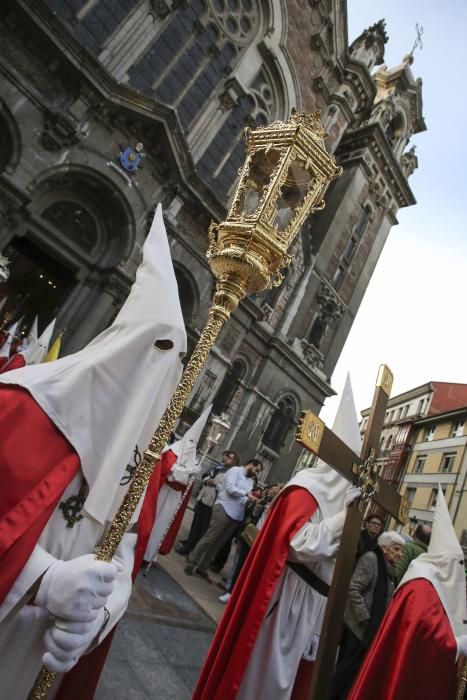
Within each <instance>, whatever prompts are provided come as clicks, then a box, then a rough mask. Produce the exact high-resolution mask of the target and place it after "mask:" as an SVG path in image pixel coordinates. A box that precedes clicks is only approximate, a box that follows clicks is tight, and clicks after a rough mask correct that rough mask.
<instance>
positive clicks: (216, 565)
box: [209, 477, 265, 573]
mask: <svg viewBox="0 0 467 700" xmlns="http://www.w3.org/2000/svg"><path fill="white" fill-rule="evenodd" d="M253 481H254V482H255V484H254V487H253V489H252V491H251V494H252V496H254V497H255V498H256V499H257V500H256V502H254V501H252V500H250V501H248V503H247V504H246V506H245V517H244V521H243V522H241V523H239V525H238V528H237V529H236V531H235V532H234V533H233V534H232V535H231V537H229V539H228V540H227V542H226V543H225V545H224V546H223V547H221V549H220V550H219V551H218V552H217V554H216V556H215V557H214V559H213V560H212V563H211V566H210V567H209V568H210V569H211V571H215V572H216V573H219V572H220V571H222V569H223V568H224V566H225V565H226V564H227V561H228V559H229V556H230V551H231V549H232V543H233V542H234V541H237V540H238V536H239V535H240V533H241V531H242V529H243V527H244V525H246V524H247V523H249V522H252V515H253V511H254V509H255V508H260V507H261V499H262V496H263V491H264V490H265V489H263V488H261V487H260V486H258V480H257V478H256V477H254V478H253ZM258 517H259V516H258ZM235 559H236V556H235Z"/></svg>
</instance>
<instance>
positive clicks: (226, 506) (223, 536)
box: [185, 459, 262, 581]
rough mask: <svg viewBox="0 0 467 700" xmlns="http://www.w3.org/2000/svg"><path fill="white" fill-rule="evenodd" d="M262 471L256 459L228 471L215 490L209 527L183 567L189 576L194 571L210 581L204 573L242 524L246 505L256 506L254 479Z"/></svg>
mask: <svg viewBox="0 0 467 700" xmlns="http://www.w3.org/2000/svg"><path fill="white" fill-rule="evenodd" d="M261 470H262V464H261V462H260V461H259V460H258V459H250V461H249V462H247V464H246V465H245V466H244V467H231V468H230V469H229V471H228V472H227V474H226V475H225V477H224V479H223V481H222V483H221V484H220V485H219V486H218V494H217V499H216V502H215V504H214V507H213V510H212V518H211V524H210V525H209V528H208V530H207V531H206V533H205V534H204V536H203V537H202V538H201V539H200V541H199V542H198V544H197V545H196V547H195V548H194V550H193V551H192V552H191V554H189V555H188V559H187V565H186V566H185V572H186V573H187V574H188V575H191V574H192V573H193V572H194V571H196V573H197V574H198V575H199V576H201V577H202V578H204V579H206V580H207V581H210V578H209V576H208V573H207V569H208V567H209V565H210V563H211V561H212V560H213V558H214V557H215V555H216V553H217V552H218V551H219V549H220V548H221V547H222V546H223V545H224V544H225V543H226V542H227V540H228V539H229V538H230V537H231V536H232V534H233V533H234V532H235V531H236V529H237V528H238V526H239V523H241V522H242V521H243V519H244V517H245V506H246V504H247V502H248V501H249V500H250V501H253V502H256V498H255V497H254V496H253V495H252V490H253V487H254V477H255V476H256V477H258V476H259V474H260V473H261Z"/></svg>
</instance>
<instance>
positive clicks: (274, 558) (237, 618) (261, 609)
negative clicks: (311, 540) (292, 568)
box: [193, 486, 318, 700]
mask: <svg viewBox="0 0 467 700" xmlns="http://www.w3.org/2000/svg"><path fill="white" fill-rule="evenodd" d="M317 508H318V504H317V502H316V501H315V499H314V498H313V496H312V495H311V494H310V493H309V492H308V491H307V490H306V489H303V488H300V487H297V486H292V487H290V488H287V489H286V490H285V491H284V492H283V493H282V494H281V495H280V496H279V498H278V499H277V501H276V502H275V504H274V505H273V506H272V510H271V513H270V514H269V516H268V518H267V519H266V522H265V524H264V526H263V528H262V529H261V531H260V533H259V535H258V537H257V539H256V541H255V543H254V545H253V547H252V548H251V551H250V553H249V555H248V558H247V560H246V562H245V564H244V566H243V568H242V571H241V573H240V576H239V578H238V581H237V583H236V584H235V587H234V590H233V592H232V596H231V597H230V600H229V602H228V604H227V607H226V609H225V612H224V614H223V616H222V618H221V620H220V622H219V625H218V627H217V631H216V634H215V635H214V638H213V640H212V642H211V646H210V648H209V651H208V655H207V658H206V660H205V662H204V665H203V668H202V669H201V674H200V677H199V680H198V684H197V686H196V688H195V692H194V695H193V700H214V699H215V700H233V699H234V698H235V696H236V695H237V692H238V689H239V688H240V685H241V682H242V679H243V676H244V673H245V670H246V667H247V665H248V660H249V658H250V654H251V650H252V649H253V646H254V644H255V641H256V638H257V636H258V632H259V629H260V626H261V623H262V621H263V619H264V616H265V614H266V612H267V609H268V606H269V603H270V601H271V598H272V596H273V594H274V590H275V588H276V585H277V583H278V580H279V578H280V575H281V573H282V570H283V568H284V566H285V562H286V560H287V556H288V550H289V543H290V540H291V539H292V537H293V536H294V534H295V533H296V532H297V531H298V530H299V529H300V528H301V527H302V525H304V524H305V523H306V522H307V521H308V520H309V519H310V518H311V516H312V515H313V513H314V512H315V510H316V509H317ZM258 672H259V673H260V672H261V671H260V670H258ZM252 700H254V699H253V698H252Z"/></svg>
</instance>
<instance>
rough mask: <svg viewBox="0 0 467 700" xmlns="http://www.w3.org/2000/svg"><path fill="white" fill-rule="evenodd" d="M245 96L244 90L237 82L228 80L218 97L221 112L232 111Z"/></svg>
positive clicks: (234, 79)
mask: <svg viewBox="0 0 467 700" xmlns="http://www.w3.org/2000/svg"><path fill="white" fill-rule="evenodd" d="M245 95H246V92H245V89H244V88H243V86H242V85H241V84H240V83H239V82H238V80H237V79H236V78H229V80H226V81H225V89H224V91H223V92H222V93H221V94H220V96H219V103H220V104H219V106H220V109H221V110H222V111H223V112H227V111H228V110H230V109H233V108H234V107H235V106H236V105H238V103H239V102H240V100H241V99H242V97H245Z"/></svg>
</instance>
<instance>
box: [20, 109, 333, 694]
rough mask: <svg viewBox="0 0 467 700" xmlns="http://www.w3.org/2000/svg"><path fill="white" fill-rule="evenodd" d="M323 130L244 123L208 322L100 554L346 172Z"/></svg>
mask: <svg viewBox="0 0 467 700" xmlns="http://www.w3.org/2000/svg"><path fill="white" fill-rule="evenodd" d="M325 137H326V133H325V131H324V129H323V127H322V125H321V122H320V113H319V111H317V112H314V113H313V114H299V113H297V112H296V111H295V110H293V111H292V114H291V117H290V119H289V121H288V122H282V121H277V122H273V123H272V124H271V125H269V126H260V127H258V128H256V129H250V128H247V129H245V140H246V148H247V155H246V159H245V162H244V164H243V167H242V168H241V170H240V172H239V179H238V182H237V185H236V190H235V197H234V200H233V203H232V206H231V207H230V210H229V212H228V215H227V219H226V220H225V221H224V222H222V223H221V224H214V223H212V224H211V226H210V228H209V248H208V251H207V258H208V261H209V265H210V267H211V270H212V272H213V274H214V276H215V277H216V291H215V293H214V299H213V302H212V304H211V308H210V310H209V317H208V320H207V323H206V325H205V327H204V329H203V331H202V333H201V336H200V338H199V340H198V343H197V345H196V348H195V350H194V352H193V354H192V356H191V358H190V361H189V362H188V364H187V366H186V368H185V371H184V373H183V375H182V378H181V380H180V383H179V385H178V387H177V389H176V390H175V393H174V395H173V396H172V399H171V400H170V403H169V405H168V407H167V409H166V411H165V413H164V415H163V416H162V419H161V422H160V424H159V427H158V428H157V430H156V432H155V433H154V435H153V436H152V438H151V442H150V444H149V447H148V448H147V450H146V451H145V452H144V457H143V459H142V461H141V463H140V465H139V466H138V467H137V469H136V471H135V474H134V477H133V480H132V482H131V486H130V488H129V489H128V492H127V494H126V496H125V499H124V501H123V503H122V505H121V506H120V508H119V510H118V512H117V514H116V516H115V518H114V520H113V521H112V523H111V525H110V528H109V530H108V532H107V534H106V536H105V538H104V540H103V542H102V544H101V546H100V548H99V550H98V552H97V554H96V559H99V560H100V561H107V562H110V561H112V558H113V556H114V554H115V552H116V551H117V548H118V546H119V544H120V541H121V539H122V537H123V535H124V534H125V532H126V530H127V528H128V525H129V524H130V520H131V517H132V515H133V513H134V511H135V509H136V507H137V505H138V503H139V500H140V498H141V496H142V494H143V493H144V490H145V488H146V486H147V484H148V482H149V479H150V477H151V473H152V471H153V468H154V467H155V465H156V462H157V461H158V459H159V458H160V454H161V451H162V449H163V447H164V445H165V444H166V442H167V440H168V439H169V436H170V433H171V431H172V430H173V428H174V426H175V423H176V421H177V419H178V417H179V416H180V414H181V412H182V410H183V408H184V406H185V403H186V401H187V400H188V397H189V395H190V393H191V390H192V389H193V386H194V384H195V381H196V379H197V378H198V376H199V374H200V372H201V370H202V368H203V366H204V364H205V362H206V359H207V357H208V355H209V352H210V350H211V348H212V346H213V345H214V343H215V341H216V338H217V336H218V335H219V333H220V331H221V329H222V327H223V326H224V324H225V322H226V321H227V319H228V318H229V316H230V314H231V313H232V312H233V311H234V310H235V309H236V308H237V306H238V304H239V302H240V300H241V299H243V298H244V297H245V295H246V294H248V293H255V292H260V291H262V290H264V289H269V288H271V287H272V286H278V285H280V284H281V282H282V281H283V279H284V278H283V275H282V272H281V271H283V269H284V268H286V267H288V266H289V265H290V263H291V260H292V256H291V255H290V254H289V253H288V251H289V248H290V246H291V244H292V242H293V240H294V239H295V236H296V235H297V233H298V231H299V229H300V227H301V225H302V224H303V222H304V221H305V219H306V218H307V216H309V215H310V214H312V213H313V212H315V211H318V210H320V209H323V207H324V200H323V195H324V192H325V190H326V188H327V186H328V185H329V183H330V181H331V180H332V179H334V178H336V177H338V176H339V175H340V174H341V173H342V168H341V167H339V166H337V165H336V161H335V158H334V156H331V155H329V154H328V153H327V151H326V148H325V146H324V138H325ZM55 675H56V674H55V673H53V672H52V671H48V670H47V669H45V668H42V670H41V671H40V673H39V675H38V677H37V679H36V682H35V684H34V688H33V689H32V691H31V693H30V695H29V700H43V699H44V698H46V697H47V694H48V690H49V689H50V688H51V686H52V683H53V681H54V679H55Z"/></svg>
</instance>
